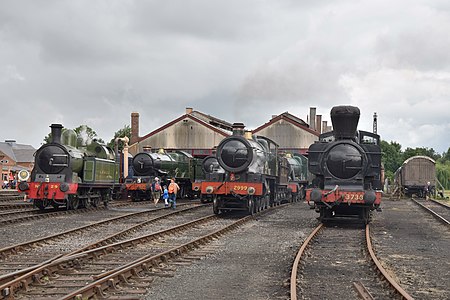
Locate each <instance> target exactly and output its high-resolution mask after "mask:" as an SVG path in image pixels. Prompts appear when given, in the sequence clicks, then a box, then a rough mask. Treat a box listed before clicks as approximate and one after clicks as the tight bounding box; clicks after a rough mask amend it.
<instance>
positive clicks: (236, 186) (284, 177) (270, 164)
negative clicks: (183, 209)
mask: <svg viewBox="0 0 450 300" xmlns="http://www.w3.org/2000/svg"><path fill="white" fill-rule="evenodd" d="M215 157H216V159H217V164H218V165H217V164H215V163H214V161H212V160H205V161H204V169H210V170H211V172H208V173H207V174H205V177H206V178H205V180H204V181H203V182H202V184H201V192H202V195H203V196H205V197H210V198H212V199H213V211H214V213H215V214H219V213H221V212H223V211H228V210H245V211H248V212H249V213H250V214H253V213H255V212H258V211H260V210H262V209H265V208H267V207H268V206H270V205H275V204H279V203H281V201H282V200H284V199H290V197H291V193H290V189H289V186H288V181H289V174H290V168H289V165H288V161H287V159H286V158H283V157H280V156H279V155H278V145H277V144H276V143H275V142H274V141H272V140H270V139H268V138H266V137H262V136H252V135H251V134H250V133H246V134H245V131H244V125H243V124H242V123H235V124H233V135H232V136H229V137H227V138H225V139H223V140H222V141H221V142H220V144H219V145H218V147H217V151H216V155H215ZM206 164H209V165H208V166H206Z"/></svg>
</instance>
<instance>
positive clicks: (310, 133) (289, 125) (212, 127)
mask: <svg viewBox="0 0 450 300" xmlns="http://www.w3.org/2000/svg"><path fill="white" fill-rule="evenodd" d="M244 121H245V120H244ZM307 121H308V122H309V123H308V122H305V121H304V120H302V119H300V118H298V117H296V116H294V115H292V114H290V113H288V112H284V113H282V114H280V115H274V116H272V118H271V119H270V120H269V121H268V122H267V123H265V124H263V125H261V126H259V127H257V128H256V129H254V130H253V131H252V134H254V135H260V136H265V137H267V138H269V139H271V140H273V141H275V142H276V143H277V144H278V145H279V146H280V147H279V151H280V152H287V153H292V154H302V155H305V154H306V152H307V150H308V147H309V146H310V145H311V144H313V143H314V142H315V141H318V140H319V135H320V134H321V133H322V132H326V131H330V130H331V126H327V122H326V121H322V118H321V115H316V109H315V108H313V107H312V108H310V114H309V116H307ZM232 130H233V128H232V123H230V122H227V121H224V120H221V119H219V118H216V117H213V116H211V115H208V114H205V113H202V112H199V111H196V110H194V109H192V108H189V107H188V108H186V111H185V114H184V115H182V116H180V117H178V118H176V119H175V120H173V121H171V122H169V123H167V124H165V125H163V126H161V127H159V128H157V129H155V130H153V131H152V132H150V133H148V134H146V135H144V136H142V137H140V136H139V113H137V112H133V113H131V140H130V147H129V153H130V154H132V155H133V156H134V155H136V154H137V153H139V152H143V151H153V152H156V151H158V150H159V149H161V148H162V149H164V150H166V151H168V152H170V151H175V150H181V151H185V152H187V153H189V154H191V155H192V156H193V157H197V158H204V157H206V156H208V155H212V154H213V152H214V150H215V148H216V147H217V145H219V143H220V142H221V141H222V140H223V139H224V138H226V137H228V136H230V135H231V134H232Z"/></svg>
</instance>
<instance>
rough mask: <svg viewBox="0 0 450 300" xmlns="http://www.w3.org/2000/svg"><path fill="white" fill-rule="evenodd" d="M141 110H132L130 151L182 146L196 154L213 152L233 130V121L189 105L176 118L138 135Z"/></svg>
mask: <svg viewBox="0 0 450 300" xmlns="http://www.w3.org/2000/svg"><path fill="white" fill-rule="evenodd" d="M138 131H139V114H138V113H132V114H131V142H130V144H131V145H130V148H129V152H130V154H132V155H135V154H137V153H139V152H142V151H144V150H145V151H148V150H150V149H151V150H152V151H157V150H158V149H160V148H162V149H164V150H166V151H172V150H181V151H185V152H187V153H189V154H191V155H192V156H194V157H199V158H203V157H206V156H208V155H211V154H212V152H213V149H214V148H215V147H216V146H217V145H218V144H219V143H220V142H221V141H222V140H223V139H224V138H226V137H228V136H230V135H231V133H232V124H231V123H228V122H226V121H224V120H220V119H218V118H215V117H213V116H210V115H207V114H204V113H201V112H198V111H195V110H193V109H192V108H186V113H185V114H184V115H182V116H180V117H178V118H176V119H175V120H173V121H171V122H169V123H167V124H165V125H163V126H161V127H159V128H157V129H155V130H154V131H152V132H150V133H148V134H146V135H145V136H143V137H139V135H138Z"/></svg>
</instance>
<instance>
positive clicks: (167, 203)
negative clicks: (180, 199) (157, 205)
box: [162, 185, 169, 207]
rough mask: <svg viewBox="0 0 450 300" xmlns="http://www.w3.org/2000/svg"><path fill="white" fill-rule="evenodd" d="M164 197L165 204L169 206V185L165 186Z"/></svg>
mask: <svg viewBox="0 0 450 300" xmlns="http://www.w3.org/2000/svg"><path fill="white" fill-rule="evenodd" d="M162 197H163V199H164V206H165V207H168V206H169V202H168V200H169V191H168V190H167V185H165V186H163V196H162Z"/></svg>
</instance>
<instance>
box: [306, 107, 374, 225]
mask: <svg viewBox="0 0 450 300" xmlns="http://www.w3.org/2000/svg"><path fill="white" fill-rule="evenodd" d="M359 116H360V111H359V108H357V107H354V106H335V107H333V108H332V109H331V121H332V124H333V131H332V132H328V133H324V134H321V135H320V137H319V141H318V142H316V143H314V144H312V145H311V146H310V147H309V150H308V168H309V171H310V172H311V173H312V174H313V175H314V177H315V178H314V179H313V181H312V188H309V189H308V190H307V194H306V199H307V200H308V203H309V204H310V205H311V206H312V207H314V208H315V210H316V211H317V212H319V213H320V217H319V219H320V220H321V221H327V220H330V219H332V218H334V217H338V216H342V217H346V216H350V217H358V218H360V219H362V220H363V221H364V222H366V223H368V222H370V219H371V213H372V211H373V210H374V209H377V208H379V206H380V203H381V190H382V183H381V172H382V171H381V148H380V137H379V135H377V134H374V133H371V132H366V131H361V130H360V131H357V130H356V129H357V126H358V121H359Z"/></svg>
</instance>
